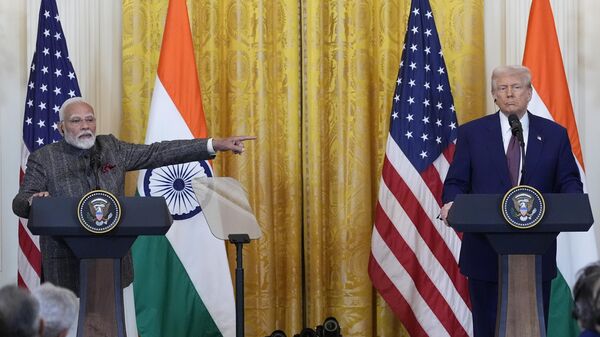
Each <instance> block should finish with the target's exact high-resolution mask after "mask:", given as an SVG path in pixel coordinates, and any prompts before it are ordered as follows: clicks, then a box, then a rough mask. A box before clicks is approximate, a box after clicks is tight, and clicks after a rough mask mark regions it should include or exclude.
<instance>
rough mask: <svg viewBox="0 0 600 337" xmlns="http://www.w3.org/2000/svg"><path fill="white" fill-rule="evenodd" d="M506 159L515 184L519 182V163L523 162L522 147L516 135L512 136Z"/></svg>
mask: <svg viewBox="0 0 600 337" xmlns="http://www.w3.org/2000/svg"><path fill="white" fill-rule="evenodd" d="M506 161H507V162H508V172H509V173H510V180H511V182H512V185H513V186H517V185H518V184H519V164H520V163H521V149H520V148H519V141H518V140H517V137H515V136H514V135H513V136H512V137H511V138H510V143H508V149H506Z"/></svg>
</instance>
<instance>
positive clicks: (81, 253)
mask: <svg viewBox="0 0 600 337" xmlns="http://www.w3.org/2000/svg"><path fill="white" fill-rule="evenodd" d="M33 200H34V202H33V203H32V205H31V211H30V215H29V222H28V225H27V226H28V227H29V230H30V231H31V232H32V233H33V234H36V235H47V236H55V237H61V238H62V239H63V240H64V241H65V242H66V244H67V245H68V246H69V248H71V250H72V251H73V254H74V255H75V256H76V257H77V258H78V259H79V261H80V262H79V270H80V277H79V290H80V294H79V297H80V301H79V319H78V322H77V337H83V336H86V337H87V336H95V335H104V334H106V335H107V336H118V337H125V336H126V335H125V316H124V310H123V291H122V287H121V259H122V258H123V257H124V256H125V254H127V252H128V251H129V248H130V247H131V245H132V244H133V242H134V241H135V239H136V238H137V236H138V235H164V234H165V233H166V232H167V231H168V230H169V228H170V226H171V223H172V222H173V219H172V218H171V213H170V212H169V209H168V208H167V205H166V203H165V199H164V198H162V197H160V198H157V197H143V198H141V197H137V198H136V197H123V198H118V200H119V203H120V205H121V212H122V213H121V220H120V222H119V224H118V225H117V226H116V228H114V229H113V230H112V231H110V232H108V233H105V234H94V233H91V232H89V231H87V230H85V229H84V228H83V227H82V225H81V224H80V223H79V220H78V217H77V209H78V204H79V200H80V199H79V198H70V197H48V198H34V199H33Z"/></svg>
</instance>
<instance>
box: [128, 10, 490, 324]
mask: <svg viewBox="0 0 600 337" xmlns="http://www.w3.org/2000/svg"><path fill="white" fill-rule="evenodd" d="M431 3H432V7H433V11H434V15H435V19H436V24H437V27H438V30H439V33H440V38H441V42H442V47H443V49H444V57H445V60H446V64H447V67H448V71H449V75H450V82H451V85H452V91H453V95H454V100H455V105H456V107H457V111H458V114H459V120H460V121H461V122H464V121H466V120H470V119H472V118H474V117H476V116H480V115H482V114H483V113H484V110H483V109H484V95H485V93H484V92H483V90H484V88H485V81H486V79H484V77H483V76H484V64H483V23H482V17H483V1H482V0H476V1H463V0H438V1H431ZM167 4H168V0H125V1H123V109H124V128H123V130H122V134H121V136H122V138H123V139H125V140H128V141H132V142H143V140H144V135H145V123H146V120H147V113H148V110H149V103H150V98H151V93H152V89H153V84H154V79H155V76H156V66H157V62H158V54H159V52H160V43H161V38H162V30H163V25H164V17H165V14H166V7H167ZM188 6H189V11H190V17H191V24H192V31H193V35H194V43H195V50H196V60H197V63H198V73H199V78H200V82H201V83H200V85H201V88H202V95H203V96H202V97H203V104H204V110H205V112H206V118H207V124H208V127H209V134H210V135H212V136H217V137H218V136H227V135H233V134H252V135H256V136H258V139H257V141H255V142H254V143H252V144H249V145H248V146H247V151H246V153H244V155H242V156H233V155H228V154H225V155H219V157H218V158H217V159H216V160H215V161H214V167H215V170H216V172H217V175H220V176H232V177H235V178H237V179H239V180H240V181H241V182H242V184H243V185H244V186H245V187H246V188H247V190H248V192H249V195H250V198H251V200H250V201H251V204H252V207H253V209H254V211H255V213H256V215H257V218H258V221H259V223H260V224H261V228H262V231H263V238H261V239H260V240H258V241H255V242H253V243H251V244H250V245H248V246H247V248H245V250H244V262H245V263H244V265H245V271H246V275H245V277H246V283H245V285H246V292H245V294H246V335H247V336H265V335H269V334H270V333H271V332H272V331H273V330H274V329H283V330H284V331H285V332H286V333H287V334H288V336H291V335H293V334H295V333H298V332H299V331H300V330H301V329H302V328H303V327H305V326H306V327H313V328H314V326H316V325H317V324H321V323H322V322H323V319H324V318H325V317H327V316H335V317H337V318H338V319H339V320H340V323H341V327H342V329H343V334H344V336H406V333H405V331H404V329H403V328H402V326H401V324H400V323H399V322H398V321H397V319H396V318H395V317H394V316H393V314H392V313H391V312H390V310H389V309H388V307H387V305H386V304H385V302H383V301H382V300H381V298H380V297H379V296H378V295H376V293H375V292H374V290H373V289H372V286H371V282H370V280H369V278H368V275H367V261H368V257H369V252H370V237H371V230H372V216H373V209H374V205H375V202H376V197H377V191H378V182H379V177H380V170H381V163H382V158H383V151H384V144H385V141H386V137H387V130H388V119H389V111H390V107H391V101H392V94H393V90H394V86H395V79H396V76H397V72H398V66H399V60H400V56H401V51H402V43H403V40H404V34H405V30H406V20H407V17H408V15H409V11H410V8H409V7H410V1H408V0H387V1H383V0H380V1H378V0H373V1H323V0H304V1H301V0H279V1H259V0H203V1H188ZM233 257H234V255H233V254H230V258H233ZM230 260H231V259H230ZM231 263H233V261H231Z"/></svg>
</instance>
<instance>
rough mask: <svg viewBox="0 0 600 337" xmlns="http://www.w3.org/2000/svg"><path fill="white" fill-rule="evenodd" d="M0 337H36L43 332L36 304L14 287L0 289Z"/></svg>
mask: <svg viewBox="0 0 600 337" xmlns="http://www.w3.org/2000/svg"><path fill="white" fill-rule="evenodd" d="M0 323H1V324H0V325H1V326H0V328H1V329H2V330H0V335H1V336H11V337H37V336H40V335H41V332H42V331H43V325H44V324H43V322H42V320H41V319H40V311H39V305H38V302H37V301H36V300H35V298H33V296H31V294H30V293H29V292H27V291H26V290H23V289H20V288H18V287H17V286H15V285H8V286H5V287H2V288H1V289H0Z"/></svg>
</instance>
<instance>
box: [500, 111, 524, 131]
mask: <svg viewBox="0 0 600 337" xmlns="http://www.w3.org/2000/svg"><path fill="white" fill-rule="evenodd" d="M498 115H500V128H501V130H502V134H505V133H510V132H511V131H510V124H508V117H506V115H505V114H504V113H502V111H499V112H498ZM520 121H521V126H522V127H523V131H525V130H529V111H527V112H526V113H525V114H524V115H523V117H521V119H520Z"/></svg>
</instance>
